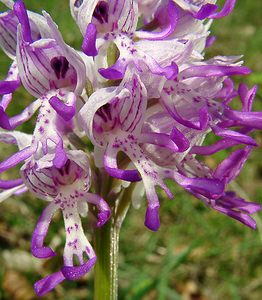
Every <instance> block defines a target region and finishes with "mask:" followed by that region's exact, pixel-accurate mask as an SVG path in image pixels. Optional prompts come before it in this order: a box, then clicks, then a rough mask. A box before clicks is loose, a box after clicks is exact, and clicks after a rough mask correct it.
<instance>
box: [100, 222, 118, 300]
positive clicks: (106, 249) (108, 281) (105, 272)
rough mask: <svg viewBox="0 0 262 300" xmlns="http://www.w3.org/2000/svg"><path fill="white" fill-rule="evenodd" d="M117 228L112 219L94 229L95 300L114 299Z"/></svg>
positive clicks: (115, 295)
mask: <svg viewBox="0 0 262 300" xmlns="http://www.w3.org/2000/svg"><path fill="white" fill-rule="evenodd" d="M119 229H120V228H118V227H117V226H115V225H114V222H113V220H111V221H108V222H107V224H105V225H104V226H103V227H102V228H97V229H96V230H95V251H96V255H97V261H96V265H95V286H94V289H95V291H94V299H95V300H116V299H117V289H118V276H117V271H118V270H117V269H118V243H119Z"/></svg>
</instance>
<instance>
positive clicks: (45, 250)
mask: <svg viewBox="0 0 262 300" xmlns="http://www.w3.org/2000/svg"><path fill="white" fill-rule="evenodd" d="M56 210H57V206H56V205H54V204H53V203H52V202H51V203H50V204H49V205H48V206H47V207H46V208H45V209H44V211H43V212H42V214H41V216H40V218H39V219H38V222H37V225H36V228H35V230H34V232H33V236H32V245H31V252H32V254H33V255H34V256H35V257H38V258H49V257H53V256H55V255H56V254H55V252H54V251H53V250H52V249H51V248H50V247H45V246H43V244H44V239H45V237H46V235H47V232H48V228H49V225H50V222H51V220H52V217H53V215H54V213H55V211H56Z"/></svg>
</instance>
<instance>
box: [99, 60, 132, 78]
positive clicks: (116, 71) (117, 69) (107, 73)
mask: <svg viewBox="0 0 262 300" xmlns="http://www.w3.org/2000/svg"><path fill="white" fill-rule="evenodd" d="M126 67H127V66H126V65H123V64H122V63H121V62H120V60H117V62H116V63H115V64H114V65H112V66H111V67H109V68H106V69H105V68H100V69H99V70H98V72H99V73H100V74H101V75H102V76H103V77H105V78H106V79H110V80H120V79H122V78H123V77H124V75H125V72H126Z"/></svg>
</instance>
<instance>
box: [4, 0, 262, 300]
mask: <svg viewBox="0 0 262 300" xmlns="http://www.w3.org/2000/svg"><path fill="white" fill-rule="evenodd" d="M222 2H223V1H222ZM25 3H26V4H27V7H28V8H29V9H30V10H34V11H37V12H40V11H41V10H42V9H44V10H46V11H48V12H49V13H50V14H51V15H52V17H53V18H54V20H55V21H56V22H57V23H58V24H59V28H60V29H61V31H62V33H63V36H64V38H65V41H66V42H67V43H69V44H71V45H72V46H74V47H77V48H80V45H81V39H82V38H81V35H80V33H79V30H78V28H77V27H76V25H75V24H74V22H73V20H72V18H71V16H70V13H69V8H68V1H65V0H56V1H54V0H45V1H40V0H35V1H32V0H25ZM0 9H1V11H3V10H4V8H3V6H0ZM261 15H262V1H261V0H252V1H243V0H238V1H237V5H236V8H235V10H234V13H233V14H232V15H231V16H229V17H227V18H225V19H223V20H217V21H215V22H214V24H213V26H212V30H213V34H215V35H216V36H217V42H216V43H215V44H214V46H213V47H212V48H211V49H209V50H208V52H207V57H211V56H214V55H241V54H243V55H244V59H245V62H246V65H247V66H249V67H250V68H252V69H253V71H254V72H253V74H252V75H251V76H249V77H248V78H244V81H245V82H246V83H247V84H248V85H249V86H252V85H254V84H256V83H258V84H259V85H260V89H259V92H258V96H257V100H256V104H255V109H256V110H262V17H261ZM9 64H10V60H9V59H7V58H6V56H5V55H4V54H3V53H2V52H1V53H0V79H3V78H4V76H5V74H6V71H7V68H8V65H9ZM237 80H239V78H238V79H237ZM32 99H33V97H32V96H29V95H28V94H27V93H26V92H25V91H24V90H23V89H20V90H19V91H18V92H17V93H16V99H15V101H14V103H15V105H13V106H12V107H11V108H10V109H9V110H8V113H9V114H10V115H12V114H14V113H16V112H19V111H21V109H22V108H23V107H25V105H26V103H29V102H30V101H32ZM22 129H23V130H24V131H27V132H31V130H32V124H31V123H30V122H29V123H28V124H26V125H24V126H23V128H22ZM255 138H256V139H257V141H258V143H259V144H260V145H262V134H261V133H256V134H255ZM13 150H14V148H12V147H10V146H5V145H2V144H1V145H0V159H1V160H2V159H3V158H4V157H6V156H7V155H8V154H9V153H12V151H13ZM261 154H262V151H261V148H260V149H257V150H255V151H254V152H253V154H252V156H251V158H250V159H249V161H248V162H247V164H246V166H245V168H244V170H243V172H242V173H241V175H240V176H239V178H238V180H237V181H236V182H235V183H234V184H232V186H231V188H232V189H234V190H236V191H237V192H238V193H239V194H240V195H241V196H246V197H247V199H250V200H254V201H257V202H260V203H262V185H261V183H262V159H261ZM224 157H225V153H222V154H221V153H220V154H218V155H214V156H212V157H208V158H207V159H206V162H207V163H208V164H209V165H210V166H212V165H216V164H217V163H218V162H219V161H220V160H221V159H223V158H224ZM15 173H16V171H11V172H10V173H9V174H8V175H7V177H8V176H12V175H14V176H15V175H16V174H15ZM172 189H173V190H174V194H175V199H174V200H173V201H169V200H167V199H164V195H162V194H161V192H160V196H161V202H162V205H161V211H160V215H161V228H160V230H159V231H158V232H157V233H153V232H150V231H148V230H147V229H146V228H145V227H144V225H143V219H144V213H145V204H144V205H143V207H142V208H141V209H140V210H135V209H133V208H131V209H130V211H129V213H128V215H127V218H126V220H125V222H124V225H123V229H122V232H121V236H120V261H119V286H120V287H119V299H120V300H121V299H127V300H140V299H144V300H153V299H157V300H178V299H188V300H189V299H195V300H220V299H230V300H231V299H232V300H240V299H241V300H242V299H243V300H261V299H262V218H261V214H260V215H258V216H257V217H256V221H257V223H258V229H257V230H256V231H251V230H250V229H248V228H246V227H244V226H243V225H242V224H240V223H238V222H236V221H234V220H231V219H230V218H227V217H225V216H224V215H220V214H219V213H217V212H214V211H211V210H210V209H208V208H206V207H205V206H204V205H202V204H201V203H199V201H197V200H196V199H194V198H193V197H191V196H189V195H188V194H186V193H185V192H183V191H182V190H181V189H179V188H177V187H176V186H172ZM144 203H145V201H144ZM44 206H45V203H44V202H43V201H41V200H38V199H35V198H33V197H32V196H31V195H30V194H29V193H26V194H25V195H23V196H21V197H16V198H10V199H9V200H8V201H5V202H4V203H2V204H1V207H0V299H5V300H7V299H8V300H32V299H36V297H35V295H34V292H33V288H32V285H33V283H34V282H35V281H36V280H38V279H40V278H41V277H43V276H46V275H47V274H49V273H51V272H54V271H57V270H58V268H59V266H60V264H61V262H62V259H61V256H60V255H58V258H53V259H51V260H50V261H48V260H47V261H44V262H43V261H40V260H38V259H34V258H32V257H31V255H30V239H31V233H32V231H33V229H34V226H35V224H36V221H37V219H38V217H39V215H40V212H41V210H42V209H43V207H44ZM83 225H84V228H85V230H86V232H87V235H88V237H89V238H90V239H91V235H90V233H91V229H90V228H89V224H88V222H87V220H86V219H83ZM63 231H64V229H63V222H62V218H61V216H59V215H58V216H56V217H55V219H54V222H53V223H52V226H51V230H50V232H49V234H48V241H49V242H50V243H51V245H52V247H53V248H54V249H55V250H56V251H58V253H59V254H61V255H62V250H63V246H64V239H65V236H64V232H63ZM59 256H60V258H59ZM92 276H93V274H92V272H91V273H90V274H88V275H87V276H86V277H85V278H83V279H82V280H81V281H78V282H64V283H63V284H62V285H60V286H59V287H57V289H56V290H55V291H54V292H52V293H51V294H49V295H47V296H46V297H44V299H50V300H52V299H66V300H80V299H92V293H93V291H92V290H93V286H92V284H93V279H92Z"/></svg>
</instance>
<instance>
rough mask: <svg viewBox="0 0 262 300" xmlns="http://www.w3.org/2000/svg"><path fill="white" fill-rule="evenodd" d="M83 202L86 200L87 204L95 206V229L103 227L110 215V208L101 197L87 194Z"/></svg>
mask: <svg viewBox="0 0 262 300" xmlns="http://www.w3.org/2000/svg"><path fill="white" fill-rule="evenodd" d="M84 200H87V202H88V203H91V204H94V205H96V207H97V209H98V210H99V213H98V222H97V227H101V226H103V225H104V224H105V223H106V222H107V221H108V219H109V218H110V215H111V212H110V207H109V206H108V204H107V203H106V201H105V200H104V199H103V198H102V197H101V196H99V195H97V194H91V193H87V194H86V199H84Z"/></svg>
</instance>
